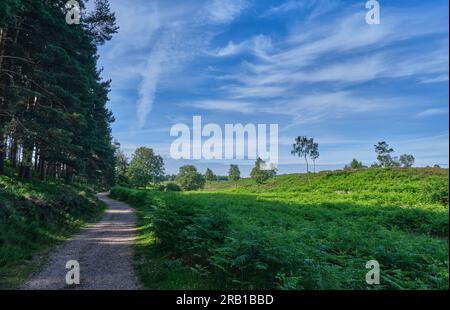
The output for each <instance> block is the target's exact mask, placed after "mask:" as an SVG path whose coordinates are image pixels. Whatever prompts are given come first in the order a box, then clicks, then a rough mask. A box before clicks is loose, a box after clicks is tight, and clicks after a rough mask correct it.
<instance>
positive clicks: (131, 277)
mask: <svg viewBox="0 0 450 310" xmlns="http://www.w3.org/2000/svg"><path fill="white" fill-rule="evenodd" d="M106 195H107V194H105V193H102V194H98V198H99V199H101V200H102V201H104V202H105V203H106V204H107V205H108V209H107V210H106V211H105V214H104V215H103V218H102V219H101V220H100V222H98V223H95V224H90V225H88V226H87V227H86V228H84V229H83V230H82V231H81V232H80V233H79V234H77V235H75V236H74V237H72V238H71V239H70V240H67V241H66V242H64V243H63V244H62V245H61V246H59V247H57V249H56V250H55V251H54V253H53V254H52V255H51V256H50V259H49V264H48V265H47V266H46V267H45V268H44V270H42V271H41V272H40V273H38V274H37V275H35V276H34V277H32V278H31V280H29V281H28V282H27V283H25V284H24V285H23V287H22V289H26V290H40V289H45V290H59V289H85V290H135V289H140V288H141V287H140V284H139V282H138V280H137V277H136V274H135V271H134V268H133V241H134V238H135V234H136V215H135V213H134V210H133V209H132V208H130V207H129V206H128V205H126V204H124V203H122V202H118V201H115V200H112V199H109V198H108V197H107V196H106ZM69 260H76V261H78V263H79V264H80V284H79V285H71V286H69V285H67V284H66V280H65V279H66V273H67V272H69V269H66V262H67V261H69Z"/></svg>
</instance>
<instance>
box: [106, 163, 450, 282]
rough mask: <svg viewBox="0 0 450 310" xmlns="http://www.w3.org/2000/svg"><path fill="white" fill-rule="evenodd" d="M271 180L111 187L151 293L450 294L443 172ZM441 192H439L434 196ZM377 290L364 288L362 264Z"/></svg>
mask: <svg viewBox="0 0 450 310" xmlns="http://www.w3.org/2000/svg"><path fill="white" fill-rule="evenodd" d="M310 179H311V182H309V181H308V180H307V178H306V176H305V175H298V174H293V175H281V176H277V177H276V179H274V180H268V181H267V182H266V183H265V184H263V185H260V186H258V185H256V184H255V183H254V181H252V180H250V179H243V180H240V181H239V182H238V186H237V187H235V183H234V182H213V183H209V184H208V188H207V189H206V190H204V191H196V192H181V193H180V192H161V191H156V190H132V189H127V188H120V187H117V188H114V189H113V190H112V192H111V195H112V197H113V198H117V199H120V200H123V201H128V202H129V203H130V204H132V205H133V206H134V207H135V208H136V209H137V210H138V214H139V218H140V229H139V233H138V240H137V243H136V263H137V268H138V271H139V274H140V276H141V279H142V281H143V283H144V286H145V287H146V288H152V289H156V288H157V289H205V288H213V289H448V260H449V255H448V227H449V226H448V225H449V223H448V219H449V217H448V216H449V214H448V198H447V200H446V199H445V197H446V196H447V197H448V170H445V169H433V168H432V169H428V168H415V169H392V170H391V169H389V170H383V169H366V170H359V171H335V172H324V173H318V174H314V175H310ZM444 185H446V186H444ZM372 259H375V260H377V261H378V262H379V263H380V267H381V284H380V285H379V286H369V285H367V284H366V282H365V275H366V273H367V271H368V270H367V269H366V268H365V264H366V262H367V261H369V260H372Z"/></svg>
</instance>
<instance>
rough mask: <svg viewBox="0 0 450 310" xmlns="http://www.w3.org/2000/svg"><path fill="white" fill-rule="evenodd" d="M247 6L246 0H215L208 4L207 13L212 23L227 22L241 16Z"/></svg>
mask: <svg viewBox="0 0 450 310" xmlns="http://www.w3.org/2000/svg"><path fill="white" fill-rule="evenodd" d="M246 7H247V1H245V0H234V1H223V0H213V1H210V2H208V3H207V4H206V6H205V15H206V18H207V19H208V20H209V21H210V22H211V23H215V24H227V23H230V22H232V21H233V20H234V19H235V18H237V17H239V15H240V14H241V13H242V11H243V10H244V9H245V8H246Z"/></svg>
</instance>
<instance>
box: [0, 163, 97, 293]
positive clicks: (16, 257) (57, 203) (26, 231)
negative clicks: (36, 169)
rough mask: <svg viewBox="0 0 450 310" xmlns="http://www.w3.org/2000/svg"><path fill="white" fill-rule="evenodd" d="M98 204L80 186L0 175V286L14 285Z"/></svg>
mask: <svg viewBox="0 0 450 310" xmlns="http://www.w3.org/2000/svg"><path fill="white" fill-rule="evenodd" d="M103 209H104V205H103V204H102V203H101V202H100V201H98V200H97V199H96V198H95V197H94V195H93V192H91V191H90V190H89V189H88V188H86V187H82V186H66V185H63V184H58V183H54V182H40V181H37V180H21V179H18V178H16V177H15V176H13V173H11V172H10V173H9V176H0V289H14V288H17V287H18V286H19V285H20V284H21V283H22V282H23V281H24V280H25V279H26V278H27V277H28V276H29V275H30V274H31V273H33V272H35V271H37V270H39V268H40V267H41V266H42V265H43V264H44V263H45V261H46V258H47V254H48V253H49V251H50V250H51V249H52V247H53V246H54V245H55V244H57V243H58V242H60V241H62V240H64V239H66V238H67V237H68V236H70V235H72V234H73V233H74V232H76V231H77V230H78V229H79V228H80V227H82V226H83V225H84V224H85V223H86V222H89V221H93V220H96V219H98V218H99V216H100V214H101V213H102V211H103Z"/></svg>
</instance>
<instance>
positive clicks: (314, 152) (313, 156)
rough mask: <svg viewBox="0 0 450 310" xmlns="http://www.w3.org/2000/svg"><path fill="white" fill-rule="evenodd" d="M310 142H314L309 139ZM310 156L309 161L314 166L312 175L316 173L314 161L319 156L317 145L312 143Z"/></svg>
mask: <svg viewBox="0 0 450 310" xmlns="http://www.w3.org/2000/svg"><path fill="white" fill-rule="evenodd" d="M311 141H314V139H312V138H311ZM310 156H311V159H312V161H313V165H314V168H313V169H314V170H313V171H314V173H316V160H317V158H319V156H320V153H319V143H315V142H312V145H311V152H310Z"/></svg>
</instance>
